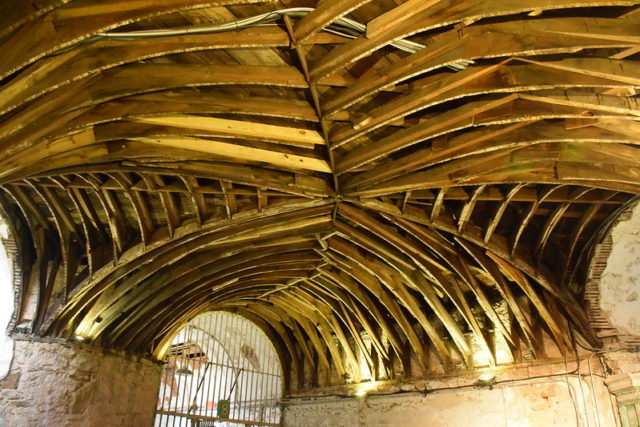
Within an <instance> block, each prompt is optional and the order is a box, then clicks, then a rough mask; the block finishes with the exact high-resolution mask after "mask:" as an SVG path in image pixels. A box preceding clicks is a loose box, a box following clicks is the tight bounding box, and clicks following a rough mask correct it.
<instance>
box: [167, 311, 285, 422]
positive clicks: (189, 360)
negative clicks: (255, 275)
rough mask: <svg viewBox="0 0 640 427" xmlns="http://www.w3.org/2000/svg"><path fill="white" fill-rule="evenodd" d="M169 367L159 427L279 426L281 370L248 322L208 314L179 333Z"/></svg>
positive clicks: (169, 352) (269, 347) (170, 351)
mask: <svg viewBox="0 0 640 427" xmlns="http://www.w3.org/2000/svg"><path fill="white" fill-rule="evenodd" d="M164 362H165V365H164V369H163V373H162V382H161V384H160V392H159V396H158V407H157V412H156V419H155V425H156V427H161V426H162V427H164V426H191V425H198V426H208V425H214V423H215V425H216V426H227V425H229V426H232V425H236V424H245V425H262V426H268V425H279V423H280V400H281V398H282V392H283V384H284V383H283V375H282V367H281V365H280V360H279V358H278V355H277V353H276V350H275V348H274V346H273V344H272V343H271V341H270V340H269V338H268V337H267V336H266V335H265V334H264V332H262V330H261V329H260V328H259V327H258V326H256V325H255V324H254V323H252V322H250V321H249V320H247V319H245V318H243V317H241V316H238V315H235V314H232V313H228V312H223V311H216V312H207V313H204V314H202V315H200V316H198V317H196V318H195V319H193V320H191V321H190V322H188V323H187V324H186V325H185V326H184V327H183V328H182V329H181V330H180V331H179V332H178V333H177V334H176V336H175V338H174V339H173V341H172V343H171V347H170V348H169V349H168V350H167V352H166V355H165V357H164Z"/></svg>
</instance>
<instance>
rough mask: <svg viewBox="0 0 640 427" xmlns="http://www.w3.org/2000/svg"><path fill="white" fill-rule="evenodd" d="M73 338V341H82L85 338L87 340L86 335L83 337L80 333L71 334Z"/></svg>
mask: <svg viewBox="0 0 640 427" xmlns="http://www.w3.org/2000/svg"><path fill="white" fill-rule="evenodd" d="M73 340H74V341H78V342H83V341H86V340H87V338H86V337H83V336H82V335H74V336H73Z"/></svg>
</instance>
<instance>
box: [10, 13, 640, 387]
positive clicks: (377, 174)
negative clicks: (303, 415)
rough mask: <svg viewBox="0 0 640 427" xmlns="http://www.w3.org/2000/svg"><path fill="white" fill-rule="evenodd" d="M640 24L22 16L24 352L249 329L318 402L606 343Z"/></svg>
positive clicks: (635, 18)
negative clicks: (64, 342)
mask: <svg viewBox="0 0 640 427" xmlns="http://www.w3.org/2000/svg"><path fill="white" fill-rule="evenodd" d="M638 4H640V1H622V0H619V1H615V0H571V1H570V0H553V1H551V0H529V1H515V0H504V1H494V0H474V1H471V0H460V1H446V0H408V1H406V2H402V1H400V0H370V1H366V0H324V1H322V2H315V1H311V0H309V1H304V0H300V1H296V0H292V1H284V0H283V1H271V2H266V1H256V0H244V1H242V0H228V1H227V0H220V1H211V0H209V1H198V0H163V1H152V0H135V1H132V0H112V1H109V2H104V1H99V0H71V1H70V0H66V1H65V0H39V1H30V0H16V1H11V2H8V1H7V2H3V3H2V4H0V12H1V13H0V24H1V25H0V29H1V30H0V37H1V39H0V52H2V53H1V54H0V78H1V79H2V81H1V84H2V86H1V88H0V114H2V115H1V118H0V185H1V188H2V190H3V191H1V192H0V203H1V205H2V208H3V210H4V213H5V216H6V217H7V218H8V219H9V220H10V222H11V224H12V226H13V230H14V236H15V238H16V240H17V242H18V246H19V248H20V253H19V257H20V264H21V266H22V271H21V275H20V277H19V286H20V287H21V294H22V296H21V302H20V307H19V310H18V313H17V317H16V319H15V322H16V331H18V332H26V333H30V334H35V335H44V336H52V337H73V336H82V337H85V338H86V339H88V340H89V341H91V342H94V343H96V344H98V345H101V346H104V347H107V348H119V349H124V350H126V351H127V352H130V353H134V354H153V355H155V356H156V357H159V356H160V355H161V354H162V352H163V351H164V349H166V346H167V345H168V342H169V341H168V340H170V338H171V334H172V333H174V332H175V331H176V330H177V328H179V327H180V326H181V325H182V324H184V322H185V321H186V320H188V319H190V318H191V317H193V316H194V315H196V314H197V313H200V312H202V311H204V310H208V309H224V310H231V311H235V312H237V313H240V314H243V315H244V316H246V317H247V318H249V319H251V320H253V321H254V322H256V323H258V324H259V325H260V326H261V327H262V328H264V329H265V331H267V332H268V333H269V334H270V336H271V337H272V339H273V340H274V342H276V344H278V347H279V350H280V352H281V356H282V357H283V359H284V360H285V362H286V363H287V364H288V366H291V369H292V370H293V372H294V373H297V374H298V377H300V378H302V377H303V376H304V375H303V373H304V372H305V369H306V372H307V373H308V372H309V371H312V372H314V373H312V374H311V376H312V377H314V379H313V381H315V382H316V383H317V382H318V381H320V379H318V377H323V376H324V377H325V381H330V379H328V377H329V376H330V372H332V371H333V372H334V373H337V374H338V378H340V381H343V380H346V379H347V378H350V379H351V380H354V381H359V380H360V375H361V374H360V372H361V369H360V367H359V366H360V363H361V362H362V360H361V359H363V358H364V363H366V364H368V365H369V366H371V367H372V370H373V371H376V372H382V374H376V375H378V376H379V377H382V378H384V377H388V378H391V377H393V375H394V374H393V372H392V371H393V364H394V362H393V360H394V359H395V360H396V361H399V362H395V363H396V365H397V364H398V363H400V364H401V365H402V366H403V367H404V369H405V372H409V371H410V369H409V365H410V363H411V362H410V360H411V358H412V357H413V358H415V359H417V361H418V363H419V364H421V365H422V366H423V367H425V369H426V370H428V369H430V368H429V366H431V365H432V364H433V363H434V362H433V360H432V359H433V357H432V356H430V355H433V354H435V355H437V357H436V359H437V363H438V364H440V365H441V366H442V367H443V369H445V370H449V369H452V365H454V364H456V363H462V364H463V365H465V366H466V367H467V368H473V352H474V350H473V348H472V346H471V341H470V338H469V336H472V337H473V340H475V342H477V343H479V344H478V345H479V346H480V347H481V348H483V349H486V352H487V354H488V355H489V359H490V363H491V364H495V363H496V348H495V342H494V341H495V340H496V338H495V337H496V336H497V337H502V338H501V339H503V340H504V341H505V342H506V343H507V347H508V348H509V350H510V351H511V352H512V353H513V354H514V355H515V356H514V359H516V360H517V359H518V357H521V355H520V353H521V352H522V349H523V348H526V349H528V350H529V351H530V353H531V354H532V355H533V356H534V357H535V356H540V355H541V354H542V353H543V352H544V345H543V343H542V341H543V339H544V336H548V337H550V338H551V339H552V340H553V342H555V344H556V345H557V347H558V348H559V349H560V350H564V349H565V348H567V347H570V346H571V340H570V338H569V325H570V324H571V325H573V327H574V328H575V329H576V330H577V331H578V332H579V333H580V335H581V336H582V337H584V338H585V339H586V340H587V341H588V342H589V343H590V344H591V345H592V346H597V345H598V337H597V336H596V335H597V325H594V324H590V323H589V320H588V316H587V313H586V312H585V310H584V308H583V303H582V301H583V296H584V295H583V290H584V280H585V279H584V277H585V271H586V269H587V267H588V264H589V260H590V256H589V254H590V250H591V248H592V247H593V244H594V242H595V241H596V240H597V236H598V233H599V232H601V231H602V230H603V229H605V228H606V226H607V225H608V224H609V223H610V222H611V220H612V219H613V218H615V216H616V214H617V213H618V212H619V211H620V210H621V209H623V208H624V207H625V206H626V205H627V204H629V203H631V202H632V201H634V200H635V196H636V194H639V193H640V155H639V152H638V148H637V145H638V142H639V141H640V140H639V139H638V137H639V136H640V123H639V122H638V117H639V116H640V108H638V97H637V93H638V92H637V91H638V88H639V87H640V63H639V62H638V59H640V54H639V53H638V52H640V33H639V32H638V28H640V12H639V11H638V9H637V5H638ZM253 17H257V18H255V19H252V18H253ZM499 304H505V305H506V307H507V308H508V315H507V316H504V315H499V314H498V309H497V308H496V307H497V306H498V305H499ZM363 336H366V337H367V339H366V340H365V339H364V338H363ZM365 341H366V342H365ZM305 366H306V368H305ZM379 366H381V367H382V368H380V369H379V368H378V367H379ZM385 372H386V373H385ZM299 381H300V385H302V380H299ZM313 381H312V382H313ZM320 382H321V381H320Z"/></svg>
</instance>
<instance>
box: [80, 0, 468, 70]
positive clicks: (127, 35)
mask: <svg viewBox="0 0 640 427" xmlns="http://www.w3.org/2000/svg"><path fill="white" fill-rule="evenodd" d="M314 10H315V9H314V8H311V7H294V8H288V9H279V10H275V11H272V12H268V13H263V14H261V15H256V16H251V17H248V18H242V19H238V20H235V21H229V22H223V23H220V24H208V25H196V26H185V27H176V28H163V29H155V30H139V31H126V32H112V31H109V32H103V33H98V34H97V35H96V36H94V37H92V38H91V39H90V40H91V41H93V40H96V39H112V40H136V39H142V38H153V37H169V36H182V35H188V34H213V33H221V32H228V31H238V30H241V29H243V28H250V27H255V26H259V25H264V24H266V23H270V22H273V21H276V20H277V19H279V18H281V17H283V16H289V17H293V18H302V17H304V16H306V15H308V14H309V13H311V12H313V11H314ZM323 30H324V31H326V32H328V33H332V34H336V35H339V36H343V37H347V38H356V37H358V36H359V35H361V34H364V33H366V31H367V27H366V25H364V24H361V23H359V22H357V21H354V20H352V19H349V18H345V17H340V18H338V19H336V20H335V21H333V22H332V23H331V24H329V25H328V26H327V27H325V28H323ZM345 31H346V32H345ZM351 32H352V33H354V34H351ZM389 45H390V46H393V47H395V48H396V49H399V50H402V51H404V52H408V53H415V52H418V51H419V50H421V49H424V48H425V47H426V46H424V45H422V44H420V43H416V42H412V41H410V40H405V39H397V40H394V41H392V42H391V43H390V44H389ZM470 64H473V61H469V60H459V61H456V62H454V63H452V64H449V65H447V67H448V68H450V69H452V70H454V71H460V70H464V69H465V68H467V66H469V65H470Z"/></svg>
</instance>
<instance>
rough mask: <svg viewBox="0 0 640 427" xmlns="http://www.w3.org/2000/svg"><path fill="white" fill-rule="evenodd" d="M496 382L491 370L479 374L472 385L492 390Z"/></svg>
mask: <svg viewBox="0 0 640 427" xmlns="http://www.w3.org/2000/svg"><path fill="white" fill-rule="evenodd" d="M495 383H496V376H495V374H492V373H491V372H485V373H482V374H480V376H479V377H478V381H476V382H475V383H474V385H475V386H476V387H478V388H480V387H487V388H488V389H489V390H493V386H494V385H495Z"/></svg>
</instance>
